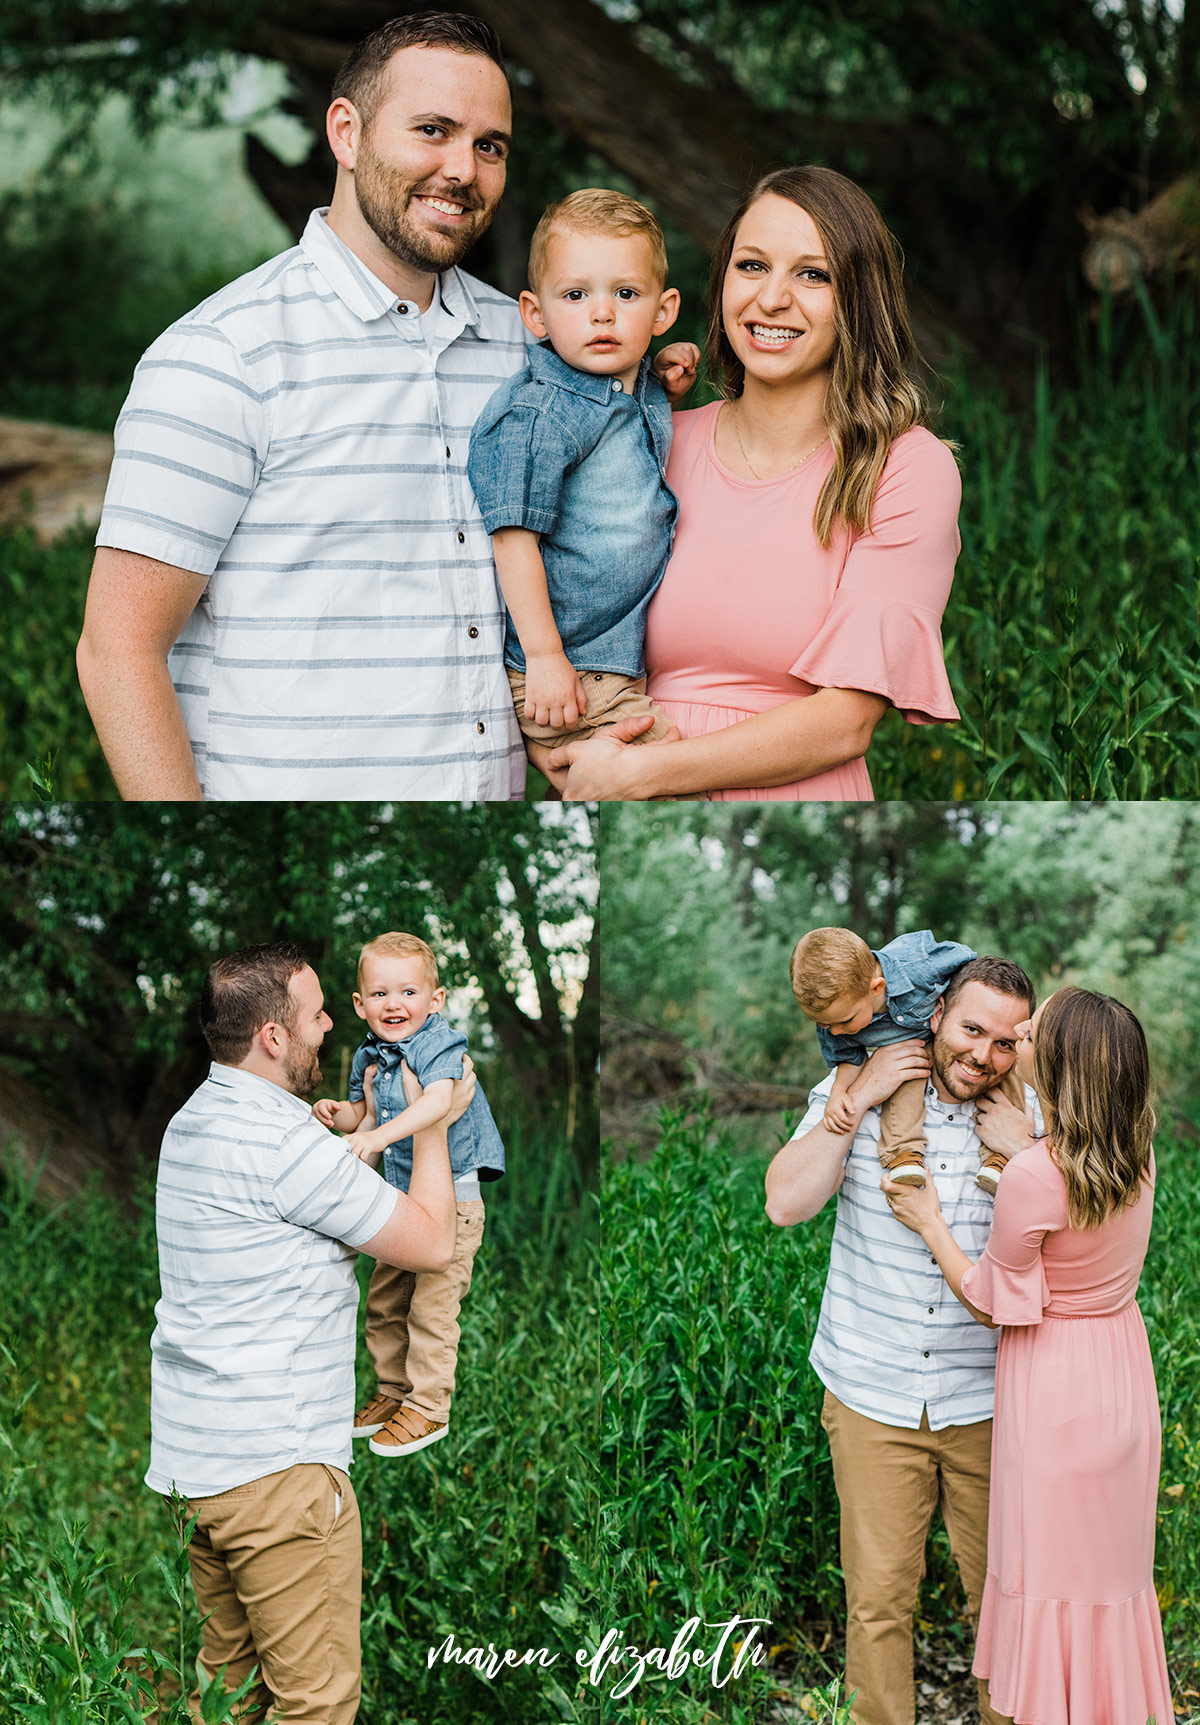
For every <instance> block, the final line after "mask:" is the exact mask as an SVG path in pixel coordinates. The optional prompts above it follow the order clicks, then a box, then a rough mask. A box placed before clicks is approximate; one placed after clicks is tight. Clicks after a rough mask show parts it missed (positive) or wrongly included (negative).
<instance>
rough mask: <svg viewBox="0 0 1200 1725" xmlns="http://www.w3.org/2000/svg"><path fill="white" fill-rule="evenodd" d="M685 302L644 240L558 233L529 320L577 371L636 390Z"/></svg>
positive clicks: (526, 299) (525, 307)
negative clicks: (655, 346) (650, 354)
mask: <svg viewBox="0 0 1200 1725" xmlns="http://www.w3.org/2000/svg"><path fill="white" fill-rule="evenodd" d="M678 315H679V295H678V293H677V292H676V291H675V289H674V288H664V287H663V286H662V283H661V282H660V281H659V279H658V275H657V273H656V271H655V268H654V261H653V256H652V253H651V250H650V242H649V241H648V240H647V239H646V238H645V237H644V236H643V235H641V234H626V235H624V236H622V235H620V234H595V233H574V232H572V230H571V229H569V228H567V229H564V230H563V231H562V232H558V233H553V234H551V236H550V244H549V246H548V247H547V250H546V266H545V269H544V270H543V272H542V280H541V284H540V286H539V288H538V290H537V292H536V293H532V292H530V291H528V290H526V292H525V293H523V294H522V295H521V317H522V318H523V320H524V322H525V327H526V328H527V329H529V330H532V332H533V334H534V335H536V336H537V338H538V340H539V341H542V340H544V339H545V338H546V337H547V336H549V338H550V342H551V344H552V346H553V348H554V351H555V353H556V354H557V355H558V357H559V358H560V359H561V360H564V361H565V362H566V364H567V365H570V366H573V367H574V368H575V370H576V371H586V372H590V373H592V375H593V376H595V377H617V378H620V380H621V383H622V386H623V387H624V388H625V389H631V388H632V387H633V384H634V382H635V380H636V378H637V372H638V366H639V365H640V364H641V361H642V356H643V355H644V354H645V352H646V350H647V349H648V348H649V346H650V338H651V336H655V335H662V333H663V332H664V330H668V329H670V327H671V325H672V324H673V323H674V322H675V319H676V317H677V316H678Z"/></svg>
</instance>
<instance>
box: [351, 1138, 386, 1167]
mask: <svg viewBox="0 0 1200 1725" xmlns="http://www.w3.org/2000/svg"><path fill="white" fill-rule="evenodd" d="M342 1149H343V1150H348V1151H349V1152H350V1154H351V1156H357V1157H358V1160H359V1161H360V1162H366V1163H367V1164H368V1165H369V1166H370V1167H372V1168H377V1167H378V1166H379V1164H380V1162H381V1161H382V1160H383V1145H382V1144H376V1143H375V1134H374V1133H373V1132H351V1133H350V1134H349V1136H348V1137H346V1138H343V1139H342Z"/></svg>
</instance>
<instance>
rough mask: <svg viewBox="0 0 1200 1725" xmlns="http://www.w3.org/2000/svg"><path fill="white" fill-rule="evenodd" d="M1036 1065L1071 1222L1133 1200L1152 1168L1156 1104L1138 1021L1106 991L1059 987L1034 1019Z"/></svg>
mask: <svg viewBox="0 0 1200 1725" xmlns="http://www.w3.org/2000/svg"><path fill="white" fill-rule="evenodd" d="M1033 1056H1034V1072H1035V1075H1036V1081H1037V1092H1038V1096H1039V1098H1040V1100H1041V1104H1042V1116H1043V1119H1044V1120H1045V1123H1046V1131H1047V1133H1048V1134H1049V1137H1050V1141H1051V1143H1052V1144H1053V1146H1054V1153H1055V1160H1056V1161H1057V1163H1058V1166H1059V1167H1060V1168H1061V1169H1062V1173H1063V1178H1064V1179H1065V1180H1066V1183H1067V1204H1068V1213H1069V1215H1070V1220H1071V1226H1072V1227H1073V1228H1098V1227H1099V1226H1100V1223H1101V1222H1103V1221H1105V1220H1106V1218H1107V1217H1109V1216H1111V1215H1112V1214H1113V1213H1114V1211H1117V1210H1123V1209H1124V1208H1125V1206H1126V1205H1127V1204H1132V1203H1134V1202H1135V1201H1136V1200H1137V1198H1138V1196H1139V1194H1140V1192H1141V1186H1142V1181H1143V1180H1145V1179H1146V1178H1147V1177H1148V1174H1149V1170H1150V1150H1151V1143H1150V1141H1151V1137H1152V1135H1153V1132H1154V1109H1153V1108H1152V1107H1151V1105H1150V1056H1149V1053H1148V1051H1147V1049H1146V1037H1145V1034H1144V1032H1143V1030H1142V1027H1141V1025H1140V1024H1139V1023H1138V1021H1137V1019H1136V1018H1135V1017H1134V1016H1133V1013H1132V1012H1130V1010H1129V1008H1128V1007H1127V1006H1122V1005H1121V1002H1120V1001H1119V1000H1113V999H1112V997H1111V995H1107V994H1093V993H1091V992H1090V991H1089V990H1088V989H1085V988H1061V989H1059V991H1058V993H1057V994H1054V995H1051V997H1050V999H1049V1000H1048V1001H1047V1002H1046V1005H1045V1007H1044V1008H1043V1010H1042V1016H1041V1018H1040V1019H1039V1020H1038V1028H1037V1039H1036V1041H1035V1043H1034V1049H1033Z"/></svg>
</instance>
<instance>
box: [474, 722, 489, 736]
mask: <svg viewBox="0 0 1200 1725" xmlns="http://www.w3.org/2000/svg"><path fill="white" fill-rule="evenodd" d="M475 729H476V730H477V731H478V732H479V735H480V736H481V737H482V735H483V733H484V732H485V731H486V730H487V726H486V725H485V724H484V722H483V720H482V719H480V720H479V721H478V722H477V724H476V726H475Z"/></svg>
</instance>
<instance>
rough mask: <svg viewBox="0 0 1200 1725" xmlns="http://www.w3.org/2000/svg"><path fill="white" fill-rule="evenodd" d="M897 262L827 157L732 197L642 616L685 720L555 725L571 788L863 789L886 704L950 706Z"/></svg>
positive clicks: (947, 456) (948, 498) (664, 689)
mask: <svg viewBox="0 0 1200 1725" xmlns="http://www.w3.org/2000/svg"><path fill="white" fill-rule="evenodd" d="M900 273H901V271H900V259H899V254H898V251H897V248H896V245H895V242H894V241H893V239H892V237H891V235H890V234H889V233H888V231H887V229H886V228H885V226H884V224H883V222H882V220H881V218H880V215H879V212H878V211H877V210H876V208H875V206H874V204H873V203H872V202H871V200H870V199H869V198H868V197H867V196H866V194H865V193H864V192H862V191H860V190H859V188H858V187H857V186H855V185H854V184H853V182H852V181H850V180H847V179H846V178H844V176H843V175H841V174H838V173H834V172H833V171H832V170H831V169H829V168H814V167H800V168H784V169H781V170H780V171H778V172H777V173H773V174H769V175H768V176H767V177H766V178H765V179H763V180H760V181H759V183H758V184H757V185H756V186H755V187H754V189H753V190H752V191H751V192H750V194H749V196H748V197H747V198H746V199H745V201H744V202H743V204H742V206H741V208H740V209H739V210H738V211H737V213H736V215H735V216H734V218H733V220H732V221H731V223H730V224H729V227H728V228H727V229H726V232H725V235H724V237H723V238H722V240H721V243H720V244H719V246H718V248H717V253H716V256H715V258H714V260H713V270H712V278H711V283H710V288H709V336H708V357H709V369H710V373H711V375H712V376H713V377H714V379H715V380H716V382H717V385H718V387H719V388H720V391H721V395H722V399H721V400H720V401H719V402H713V403H710V405H709V406H707V407H701V408H697V409H694V410H693V411H691V412H688V413H682V414H676V416H675V441H674V447H673V449H672V453H671V459H670V464H669V466H668V469H667V478H668V480H669V482H670V484H671V486H672V488H673V490H674V491H675V492H676V494H677V496H678V498H679V503H680V516H679V527H678V529H677V531H676V537H675V546H674V551H673V553H672V557H671V561H670V564H669V565H668V568H667V572H666V575H665V576H664V578H663V582H662V585H661V587H660V588H659V591H658V593H657V595H656V596H655V599H654V602H653V604H652V606H651V610H650V618H649V627H648V630H647V635H646V662H647V665H648V667H649V674H650V682H649V693H650V694H651V695H652V697H653V698H654V700H655V702H656V703H657V704H658V705H659V706H661V708H662V710H663V711H664V712H665V713H666V714H667V715H668V716H669V717H670V718H672V719H673V720H674V722H675V723H676V725H678V727H679V729H680V731H681V732H682V734H683V740H682V741H679V742H672V743H664V744H661V745H646V746H643V747H640V748H627V747H624V746H622V744H621V743H620V742H619V741H618V740H617V739H616V738H614V737H612V736H611V735H610V736H607V737H601V738H597V739H594V740H593V741H591V742H588V743H579V744H568V745H567V746H566V748H565V749H560V750H559V751H557V754H556V756H554V757H550V761H551V764H552V765H555V766H558V767H563V766H566V765H567V764H569V765H570V768H571V771H570V776H569V779H568V780H567V781H566V792H565V794H566V795H567V796H569V797H571V798H588V799H618V800H619V799H623V798H641V797H663V796H666V797H674V796H681V795H685V794H687V793H689V792H697V791H709V792H712V793H713V794H714V795H717V796H720V797H726V798H746V797H752V798H757V797H775V798H789V799H808V798H833V799H853V800H863V799H869V798H870V797H871V794H872V793H871V781H870V778H869V777H868V774H867V768H866V762H865V761H864V759H863V756H864V755H865V753H866V750H867V745H868V744H869V742H870V740H871V736H872V733H873V732H874V729H875V727H876V725H877V724H878V723H879V720H880V719H881V718H882V716H883V714H884V713H885V712H886V710H887V708H888V706H889V705H894V706H897V707H899V708H900V709H901V710H902V711H903V712H904V714H905V717H906V718H908V719H910V720H911V721H912V722H914V723H916V724H929V723H933V722H934V721H936V720H941V719H956V718H957V717H958V711H957V709H956V707H955V705H954V699H953V696H952V694H951V692H950V685H949V683H948V681H947V678H946V671H945V666H944V663H943V659H942V645H941V637H940V632H939V625H940V622H941V616H942V611H943V609H944V608H945V604H946V599H947V597H948V595H949V592H950V583H951V579H952V577H953V573H954V560H955V557H956V555H957V552H958V529H957V520H958V504H959V496H960V485H959V477H958V469H957V467H956V466H955V462H954V458H953V456H952V455H951V453H950V451H949V450H948V449H947V448H946V446H945V444H943V443H940V442H939V441H938V439H937V438H936V437H934V436H933V434H932V432H930V431H929V430H927V429H926V428H925V425H924V407H923V403H922V398H921V394H920V390H919V388H918V386H917V384H916V381H915V379H914V377H913V375H912V365H913V348H912V339H911V336H910V334H909V329H908V319H907V314H906V311H905V306H904V296H903V290H902V287H901V280H900ZM559 782H560V783H561V782H562V781H561V780H560V781H559Z"/></svg>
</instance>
